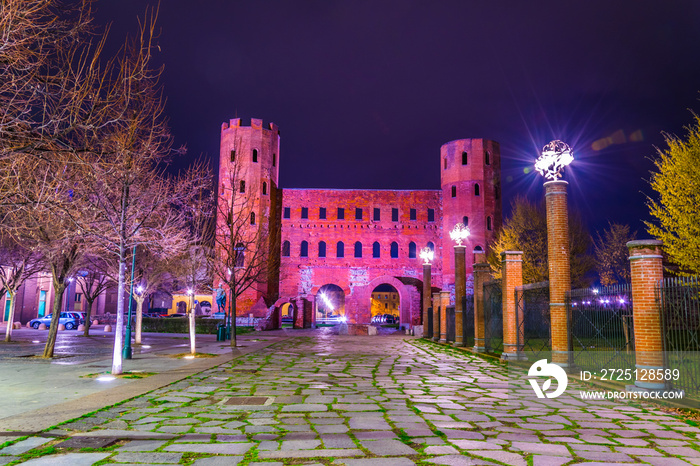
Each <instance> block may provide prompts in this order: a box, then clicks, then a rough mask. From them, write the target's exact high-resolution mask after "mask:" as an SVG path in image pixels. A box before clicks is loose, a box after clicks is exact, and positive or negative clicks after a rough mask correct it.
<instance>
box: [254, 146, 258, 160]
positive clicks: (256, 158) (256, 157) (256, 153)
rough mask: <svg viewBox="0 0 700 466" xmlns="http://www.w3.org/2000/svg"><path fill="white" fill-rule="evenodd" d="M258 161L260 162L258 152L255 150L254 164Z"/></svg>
mask: <svg viewBox="0 0 700 466" xmlns="http://www.w3.org/2000/svg"><path fill="white" fill-rule="evenodd" d="M257 161H258V150H257V149H253V162H257Z"/></svg>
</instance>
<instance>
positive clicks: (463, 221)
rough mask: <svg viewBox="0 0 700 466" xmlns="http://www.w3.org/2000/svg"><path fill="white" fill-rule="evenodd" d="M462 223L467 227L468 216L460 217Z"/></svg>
mask: <svg viewBox="0 0 700 466" xmlns="http://www.w3.org/2000/svg"><path fill="white" fill-rule="evenodd" d="M462 223H463V224H464V226H465V227H468V226H469V217H467V216H466V215H465V216H464V217H462Z"/></svg>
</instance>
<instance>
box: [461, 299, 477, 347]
mask: <svg viewBox="0 0 700 466" xmlns="http://www.w3.org/2000/svg"><path fill="white" fill-rule="evenodd" d="M462 335H463V336H464V337H463V338H464V339H463V341H464V346H467V347H472V346H474V295H473V294H468V295H466V296H465V297H464V298H462Z"/></svg>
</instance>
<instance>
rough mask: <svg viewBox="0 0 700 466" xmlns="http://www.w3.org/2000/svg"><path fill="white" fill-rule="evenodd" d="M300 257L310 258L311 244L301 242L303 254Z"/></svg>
mask: <svg viewBox="0 0 700 466" xmlns="http://www.w3.org/2000/svg"><path fill="white" fill-rule="evenodd" d="M299 256H300V257H309V243H308V242H306V241H302V242H301V252H300V253H299Z"/></svg>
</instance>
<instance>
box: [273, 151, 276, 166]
mask: <svg viewBox="0 0 700 466" xmlns="http://www.w3.org/2000/svg"><path fill="white" fill-rule="evenodd" d="M272 166H273V167H276V166H277V154H274V153H273V154H272Z"/></svg>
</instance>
